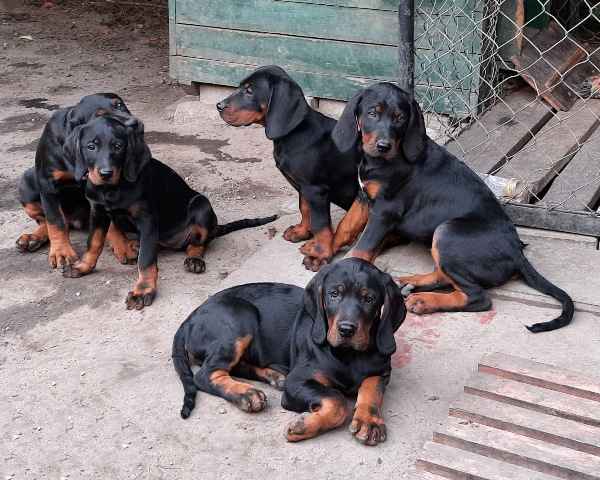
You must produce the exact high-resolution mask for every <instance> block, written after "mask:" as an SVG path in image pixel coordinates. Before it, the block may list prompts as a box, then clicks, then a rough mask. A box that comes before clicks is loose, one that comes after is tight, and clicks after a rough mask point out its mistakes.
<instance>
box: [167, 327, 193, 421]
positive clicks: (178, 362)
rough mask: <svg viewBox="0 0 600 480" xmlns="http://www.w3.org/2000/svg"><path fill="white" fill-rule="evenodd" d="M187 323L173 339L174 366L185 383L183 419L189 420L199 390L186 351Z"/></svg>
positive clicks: (172, 354)
mask: <svg viewBox="0 0 600 480" xmlns="http://www.w3.org/2000/svg"><path fill="white" fill-rule="evenodd" d="M185 328H186V325H185V323H184V324H183V325H181V326H180V327H179V330H177V333H176V334H175V338H174V339H173V352H172V353H171V357H172V358H173V366H174V367H175V371H176V372H177V374H178V375H179V378H180V379H181V383H183V391H184V395H183V407H181V418H188V417H189V416H190V414H191V413H192V410H193V409H194V407H195V406H196V392H197V391H198V388H196V385H195V384H194V374H193V373H192V369H191V368H190V362H189V359H188V356H187V352H186V351H185Z"/></svg>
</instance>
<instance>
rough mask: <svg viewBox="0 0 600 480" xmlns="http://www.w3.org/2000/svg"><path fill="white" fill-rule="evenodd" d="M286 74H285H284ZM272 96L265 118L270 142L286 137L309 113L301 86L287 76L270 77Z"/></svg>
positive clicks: (266, 131)
mask: <svg viewBox="0 0 600 480" xmlns="http://www.w3.org/2000/svg"><path fill="white" fill-rule="evenodd" d="M284 73H285V72H284ZM269 86H270V89H271V95H270V97H269V104H268V105H267V115H266V118H265V135H266V136H267V138H268V139H269V140H274V139H277V138H281V137H285V136H286V135H287V134H288V133H290V132H291V131H292V130H293V129H294V128H296V127H297V126H298V125H299V124H300V122H301V121H302V120H304V117H306V115H307V114H308V112H309V107H308V103H306V99H305V98H304V93H302V89H301V88H300V86H299V85H298V84H297V83H296V82H294V81H293V80H292V79H291V78H289V77H288V76H287V75H286V76H282V75H278V76H270V78H269Z"/></svg>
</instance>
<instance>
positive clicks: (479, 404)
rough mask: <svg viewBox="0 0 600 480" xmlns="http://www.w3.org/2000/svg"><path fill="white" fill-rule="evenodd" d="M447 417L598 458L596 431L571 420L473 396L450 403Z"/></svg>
mask: <svg viewBox="0 0 600 480" xmlns="http://www.w3.org/2000/svg"><path fill="white" fill-rule="evenodd" d="M449 415H450V416H451V417H456V418H459V419H462V420H466V421H469V422H473V423H478V424H481V425H487V426H488V427H492V428H497V429H499V430H506V431H507V432H512V433H516V434H518V435H522V436H525V437H529V438H535V439H537V440H541V441H544V442H546V443H551V444H553V445H559V446H561V447H566V448H571V449H573V450H578V451H580V452H583V453H588V454H590V455H595V456H598V457H600V429H598V428H597V427H591V426H589V425H584V424H582V423H579V422H575V421H572V420H565V419H563V418H558V417H555V416H550V415H545V414H542V413H539V414H538V413H532V412H531V411H530V410H528V409H526V408H520V407H515V406H513V405H510V404H506V403H500V402H497V401H495V400H491V399H487V398H482V397H478V396H474V395H463V396H462V397H461V398H460V399H459V400H457V401H456V402H454V403H453V404H452V405H451V406H450V410H449Z"/></svg>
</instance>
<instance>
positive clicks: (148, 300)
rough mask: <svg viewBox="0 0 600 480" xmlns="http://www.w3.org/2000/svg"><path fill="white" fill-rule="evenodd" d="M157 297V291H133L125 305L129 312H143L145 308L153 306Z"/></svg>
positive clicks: (128, 295)
mask: <svg viewBox="0 0 600 480" xmlns="http://www.w3.org/2000/svg"><path fill="white" fill-rule="evenodd" d="M155 297H156V290H154V289H145V290H143V291H141V292H140V291H137V292H136V291H135V290H134V291H131V292H129V293H128V294H127V298H126V299H125V305H126V306H127V310H134V309H135V310H141V309H142V308H144V307H148V306H150V305H152V302H153V301H154V298H155Z"/></svg>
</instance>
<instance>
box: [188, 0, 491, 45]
mask: <svg viewBox="0 0 600 480" xmlns="http://www.w3.org/2000/svg"><path fill="white" fill-rule="evenodd" d="M242 12H243V14H241V13H242ZM480 19H481V14H480V13H477V12H473V13H472V14H471V15H469V17H466V16H462V17H459V16H457V15H448V16H447V18H446V19H441V18H439V17H436V22H438V21H440V22H443V23H444V25H445V27H444V28H448V29H450V30H451V29H452V27H453V25H457V28H459V26H460V25H462V24H463V23H464V24H465V25H468V27H469V30H468V31H472V30H473V29H474V25H473V22H478V21H479V20H480ZM424 22H425V19H424V16H421V17H419V21H417V24H421V25H423V24H424ZM177 23H184V24H191V25H200V26H210V27H218V28H225V29H235V30H245V31H252V32H262V33H281V34H289V35H297V36H304V37H312V38H327V39H332V40H344V41H351V42H359V43H373V44H377V45H389V46H397V44H398V17H397V15H393V14H390V12H387V11H381V10H369V9H356V8H337V7H333V6H330V5H318V4H311V3H296V2H274V1H272V0H227V1H226V2H225V1H223V0H204V1H203V2H197V1H196V0H178V1H177ZM469 23H470V25H469ZM417 31H419V30H418V29H417Z"/></svg>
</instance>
